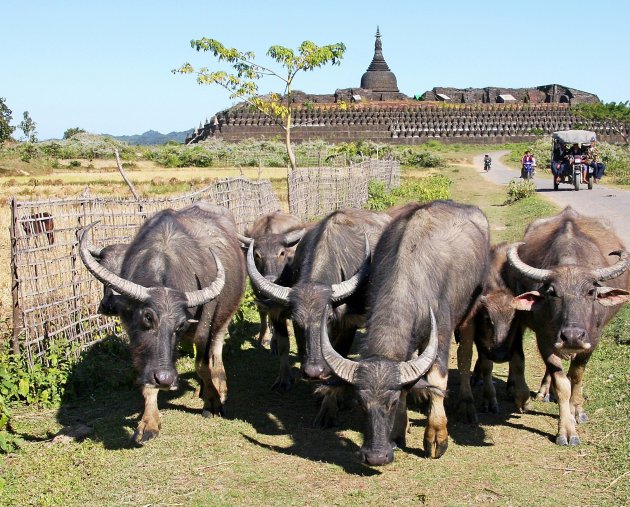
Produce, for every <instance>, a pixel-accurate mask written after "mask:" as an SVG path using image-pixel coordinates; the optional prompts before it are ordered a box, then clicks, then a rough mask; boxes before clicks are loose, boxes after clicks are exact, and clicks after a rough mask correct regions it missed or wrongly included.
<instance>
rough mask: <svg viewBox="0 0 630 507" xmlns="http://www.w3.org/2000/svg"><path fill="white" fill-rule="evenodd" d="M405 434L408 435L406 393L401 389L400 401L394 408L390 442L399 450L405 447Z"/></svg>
mask: <svg viewBox="0 0 630 507" xmlns="http://www.w3.org/2000/svg"><path fill="white" fill-rule="evenodd" d="M407 433H409V415H408V414H407V391H406V390H404V389H403V391H402V392H401V393H400V400H398V405H397V406H396V418H395V419H394V427H393V429H392V440H393V441H394V443H395V444H396V446H398V447H399V448H401V449H402V448H403V447H405V446H406V445H407Z"/></svg>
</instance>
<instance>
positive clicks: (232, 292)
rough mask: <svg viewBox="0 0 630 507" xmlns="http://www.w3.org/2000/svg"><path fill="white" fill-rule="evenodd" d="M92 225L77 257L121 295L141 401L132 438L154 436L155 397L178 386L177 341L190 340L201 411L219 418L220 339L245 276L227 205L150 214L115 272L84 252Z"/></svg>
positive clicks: (223, 390)
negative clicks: (140, 387)
mask: <svg viewBox="0 0 630 507" xmlns="http://www.w3.org/2000/svg"><path fill="white" fill-rule="evenodd" d="M92 225H93V224H92ZM92 225H90V226H88V227H87V228H85V229H84V230H83V231H82V233H81V240H80V255H81V259H82V260H83V263H84V264H85V266H86V267H87V269H88V270H89V271H90V272H91V273H92V274H93V275H94V276H95V277H96V278H97V279H98V280H100V281H101V282H102V283H103V284H105V285H108V286H110V287H111V288H112V289H113V290H114V291H116V292H117V293H118V294H119V295H118V296H116V299H117V301H116V303H115V308H116V311H117V313H118V315H119V316H120V318H121V321H122V323H123V325H124V327H125V329H126V331H127V334H128V335H129V339H130V345H131V350H132V357H133V362H134V366H135V367H136V369H137V370H138V373H139V376H138V383H139V384H140V385H141V386H142V393H143V395H144V399H145V409H144V413H143V415H142V419H141V421H140V423H139V424H138V427H137V429H136V431H135V433H134V435H133V437H132V439H133V441H134V442H135V443H136V444H138V445H142V444H144V443H145V442H146V441H148V440H150V439H151V438H154V437H156V436H157V435H158V433H159V430H160V414H159V411H158V407H157V395H158V392H159V391H160V390H171V389H176V388H177V371H176V369H175V359H176V352H177V343H178V340H179V339H181V338H190V339H192V340H193V342H194V344H195V349H196V357H195V369H196V371H197V375H198V376H199V378H200V379H201V393H200V395H201V397H202V398H203V401H204V406H203V415H204V416H205V417H211V416H213V415H222V414H223V406H224V403H225V401H226V398H227V386H226V377H225V369H224V367H223V359H222V350H223V339H224V334H225V332H226V329H227V325H228V323H229V322H230V319H231V317H232V315H233V314H234V312H235V311H236V309H237V308H238V305H239V303H240V299H241V297H242V295H243V291H244V289H245V277H246V272H245V261H244V258H243V254H242V253H241V247H240V243H239V240H238V238H237V235H236V234H237V233H236V226H235V223H234V219H233V217H232V216H231V213H230V212H229V210H227V209H226V208H222V207H218V206H211V205H208V204H206V203H199V204H195V205H192V206H189V207H187V208H184V209H182V210H180V211H173V210H170V209H169V210H164V211H160V212H158V213H156V214H155V215H154V216H153V217H151V218H149V219H148V220H147V221H146V222H145V223H144V224H143V225H142V227H141V228H140V229H139V231H138V233H137V234H136V236H135V238H134V239H133V240H132V241H131V243H130V244H129V247H128V249H127V252H126V254H125V258H124V261H123V264H122V267H121V270H120V275H117V274H116V273H114V272H112V271H109V270H108V269H107V268H106V267H104V266H102V265H101V264H100V263H99V262H98V261H97V260H96V259H95V258H94V257H92V255H91V254H90V252H89V247H88V242H87V232H88V230H89V228H90V227H92Z"/></svg>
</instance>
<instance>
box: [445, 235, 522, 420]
mask: <svg viewBox="0 0 630 507" xmlns="http://www.w3.org/2000/svg"><path fill="white" fill-rule="evenodd" d="M508 247H509V244H508V243H505V242H503V243H499V244H498V245H495V246H493V247H492V249H491V252H490V263H489V268H488V272H487V275H486V281H485V283H484V289H483V293H482V294H481V296H480V297H479V299H478V300H477V302H476V304H475V306H474V308H473V310H472V312H471V313H470V315H469V317H468V318H467V319H466V320H465V321H464V323H463V324H462V325H461V326H460V327H459V329H458V332H456V338H458V341H459V347H458V349H457V365H458V368H459V373H460V379H461V381H460V400H459V411H460V416H461V417H462V418H463V419H464V420H467V421H469V422H473V421H476V420H477V414H476V411H475V405H474V399H473V395H472V390H471V384H475V381H474V380H473V381H472V382H471V379H470V364H471V360H472V348H473V343H474V344H475V346H476V348H477V355H478V358H477V363H476V365H475V373H474V375H473V378H475V377H481V379H483V402H482V409H483V411H484V412H488V411H489V412H493V413H497V412H498V411H499V404H498V402H497V395H496V390H495V389H494V383H493V382H492V369H493V363H504V362H506V361H509V363H510V370H509V375H508V394H509V395H510V396H511V397H513V399H514V401H515V403H516V406H517V408H518V410H519V411H521V412H523V411H525V410H526V408H527V405H528V403H529V387H528V386H527V382H526V381H525V354H524V353H523V324H522V322H521V321H520V320H518V319H516V313H517V312H516V310H515V309H514V307H513V306H512V299H513V298H514V293H513V292H512V290H511V289H510V288H509V285H510V282H511V281H512V278H513V276H514V275H513V274H512V270H511V269H510V266H509V264H508V260H507V250H508Z"/></svg>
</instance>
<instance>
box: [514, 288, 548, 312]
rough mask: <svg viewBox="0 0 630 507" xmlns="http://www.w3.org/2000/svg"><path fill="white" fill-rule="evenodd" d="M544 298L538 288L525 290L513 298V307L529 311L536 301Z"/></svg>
mask: <svg viewBox="0 0 630 507" xmlns="http://www.w3.org/2000/svg"><path fill="white" fill-rule="evenodd" d="M543 299H544V296H542V294H541V293H540V292H538V291H537V290H533V291H531V292H525V293H523V294H520V295H519V296H516V297H514V299H512V308H514V309H515V310H524V311H526V312H529V311H531V310H532V307H533V306H534V305H535V304H536V303H539V302H541V301H542V300H543Z"/></svg>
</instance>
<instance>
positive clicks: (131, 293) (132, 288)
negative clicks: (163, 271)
mask: <svg viewBox="0 0 630 507" xmlns="http://www.w3.org/2000/svg"><path fill="white" fill-rule="evenodd" d="M97 223H98V221H97V222H92V223H91V224H90V225H88V226H86V227H84V228H83V230H82V231H81V236H80V239H79V255H80V256H81V260H82V261H83V264H85V267H86V268H87V270H88V271H89V272H90V273H92V274H93V275H94V277H95V278H96V279H97V280H99V281H100V282H101V283H102V284H103V285H106V286H108V287H111V288H112V289H114V290H115V291H116V292H118V293H119V294H122V295H123V296H127V297H129V298H131V299H135V300H136V301H142V302H146V301H148V300H149V298H150V295H149V290H148V289H147V288H146V287H143V286H142V285H138V284H137V283H133V282H130V281H129V280H125V279H124V278H121V277H119V276H118V275H117V274H115V273H112V272H111V271H110V270H108V269H107V268H105V267H103V266H101V265H100V263H99V262H98V261H97V260H96V259H94V257H92V254H91V253H90V251H89V248H88V245H87V243H88V241H87V233H88V231H89V230H90V229H91V228H92V227H94V226H95V225H96V224H97Z"/></svg>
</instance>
